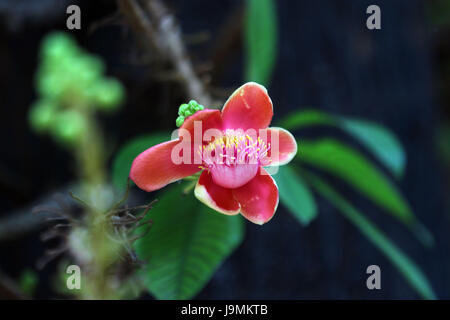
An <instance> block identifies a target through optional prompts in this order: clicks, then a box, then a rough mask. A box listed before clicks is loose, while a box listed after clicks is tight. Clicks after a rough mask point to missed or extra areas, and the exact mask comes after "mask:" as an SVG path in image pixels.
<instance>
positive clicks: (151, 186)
mask: <svg viewBox="0 0 450 320" xmlns="http://www.w3.org/2000/svg"><path fill="white" fill-rule="evenodd" d="M178 143H180V141H179V140H172V141H167V142H163V143H160V144H158V145H156V146H153V147H151V148H150V149H147V150H145V151H144V152H142V153H141V154H140V155H138V156H137V157H136V159H134V161H133V164H132V165H131V171H130V179H131V180H133V181H134V182H135V183H136V185H137V186H138V187H139V188H141V189H143V190H145V191H154V190H157V189H161V188H162V187H164V186H166V185H167V184H169V183H171V182H174V181H176V180H179V179H181V178H184V177H187V176H190V175H193V174H194V173H196V172H198V171H199V170H200V169H199V168H198V165H194V164H183V163H181V164H178V165H177V164H175V163H174V162H173V161H172V157H171V155H172V149H173V148H174V147H175V146H176V145H177V144H178Z"/></svg>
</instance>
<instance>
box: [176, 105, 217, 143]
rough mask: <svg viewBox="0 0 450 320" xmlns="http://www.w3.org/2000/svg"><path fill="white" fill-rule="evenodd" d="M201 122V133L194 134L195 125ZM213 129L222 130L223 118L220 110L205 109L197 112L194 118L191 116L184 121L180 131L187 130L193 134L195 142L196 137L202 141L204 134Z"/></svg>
mask: <svg viewBox="0 0 450 320" xmlns="http://www.w3.org/2000/svg"><path fill="white" fill-rule="evenodd" d="M196 122H201V131H199V132H197V135H195V134H194V128H195V123H196ZM211 128H215V129H219V130H221V129H222V117H221V114H220V111H219V110H214V109H203V110H200V111H197V112H196V113H194V114H193V115H192V116H189V117H187V118H186V120H184V123H183V125H182V126H181V127H180V129H185V130H187V131H189V133H190V134H191V140H192V141H194V137H197V136H198V138H199V139H202V137H203V133H204V132H205V131H206V130H208V129H211Z"/></svg>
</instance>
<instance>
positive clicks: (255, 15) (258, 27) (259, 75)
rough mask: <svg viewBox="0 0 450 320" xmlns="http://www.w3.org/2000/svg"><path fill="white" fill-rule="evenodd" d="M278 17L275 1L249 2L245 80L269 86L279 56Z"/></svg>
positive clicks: (249, 0) (246, 23) (248, 0)
mask: <svg viewBox="0 0 450 320" xmlns="http://www.w3.org/2000/svg"><path fill="white" fill-rule="evenodd" d="M277 38H278V33H277V17H276V8H275V2H274V1H273V0H247V17H246V19H245V43H244V45H245V48H246V51H245V53H246V63H245V79H246V80H247V81H255V82H258V83H261V84H267V83H268V82H269V81H270V78H271V76H272V72H273V68H274V65H275V61H276V55H277V52H276V51H277Z"/></svg>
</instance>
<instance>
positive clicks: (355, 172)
mask: <svg viewBox="0 0 450 320" xmlns="http://www.w3.org/2000/svg"><path fill="white" fill-rule="evenodd" d="M299 146H300V147H299V150H300V151H299V153H298V154H297V159H298V160H299V161H301V162H303V163H307V164H309V165H311V166H314V167H317V168H320V169H323V170H325V171H327V172H329V173H331V174H333V175H335V176H337V177H339V178H341V179H342V180H344V181H345V182H347V183H348V184H350V185H351V186H353V187H354V188H355V189H357V190H359V191H360V192H361V193H362V194H363V195H365V196H366V197H368V198H369V199H370V200H372V201H373V202H375V203H376V204H377V205H379V206H380V207H382V208H383V209H385V210H387V211H388V212H390V213H391V214H393V215H394V216H395V217H396V218H398V219H399V220H400V221H402V222H404V223H406V224H411V223H412V222H414V221H415V218H414V216H413V214H412V212H411V210H410V208H409V205H408V203H407V202H406V200H405V199H404V198H403V197H402V195H401V194H400V193H399V192H398V190H397V188H396V187H395V186H394V185H393V184H392V183H391V182H390V180H389V179H388V178H387V177H386V176H385V175H384V174H383V173H382V172H381V171H379V170H378V169H377V168H375V167H374V166H373V165H372V164H371V163H370V162H369V161H368V160H367V159H366V158H365V157H364V156H363V155H362V154H360V153H359V152H358V151H356V150H354V149H352V148H350V147H348V146H346V145H344V144H342V143H340V142H339V141H336V140H333V139H322V140H319V141H317V142H309V141H303V142H302V143H299Z"/></svg>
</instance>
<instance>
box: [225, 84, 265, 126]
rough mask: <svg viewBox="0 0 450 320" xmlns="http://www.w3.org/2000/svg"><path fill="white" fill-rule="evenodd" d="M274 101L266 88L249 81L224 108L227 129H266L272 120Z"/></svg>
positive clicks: (234, 94) (232, 96)
mask: <svg viewBox="0 0 450 320" xmlns="http://www.w3.org/2000/svg"><path fill="white" fill-rule="evenodd" d="M272 116H273V107H272V101H271V100H270V97H269V95H268V94H267V90H266V88H264V87H263V86H262V85H259V84H257V83H255V82H248V83H246V84H244V85H243V86H241V87H240V88H239V89H237V90H236V91H235V92H234V93H233V94H232V95H231V96H230V98H228V100H227V102H225V105H224V107H223V109H222V121H223V126H224V128H225V129H242V130H244V131H245V130H247V129H250V128H251V129H264V128H267V127H268V126H269V124H270V121H272Z"/></svg>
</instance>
